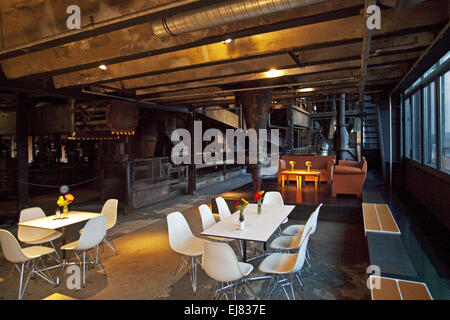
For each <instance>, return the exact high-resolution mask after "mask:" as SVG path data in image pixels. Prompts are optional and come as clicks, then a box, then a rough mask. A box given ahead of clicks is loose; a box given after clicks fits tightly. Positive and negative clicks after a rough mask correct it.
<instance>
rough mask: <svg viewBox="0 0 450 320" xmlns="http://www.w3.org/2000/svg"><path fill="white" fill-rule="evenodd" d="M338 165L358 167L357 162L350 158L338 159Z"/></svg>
mask: <svg viewBox="0 0 450 320" xmlns="http://www.w3.org/2000/svg"><path fill="white" fill-rule="evenodd" d="M338 165H340V166H347V167H358V166H359V162H356V161H352V160H339V162H338Z"/></svg>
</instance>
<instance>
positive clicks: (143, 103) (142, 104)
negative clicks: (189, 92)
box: [81, 89, 191, 114]
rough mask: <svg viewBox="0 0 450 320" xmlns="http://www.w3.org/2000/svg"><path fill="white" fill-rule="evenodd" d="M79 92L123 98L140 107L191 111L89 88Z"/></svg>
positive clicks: (183, 111) (182, 111) (181, 107)
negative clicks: (94, 90)
mask: <svg viewBox="0 0 450 320" xmlns="http://www.w3.org/2000/svg"><path fill="white" fill-rule="evenodd" d="M81 92H83V93H87V94H92V95H95V96H100V97H105V98H111V99H117V100H124V101H129V102H135V103H137V104H138V107H140V108H149V109H154V110H161V111H172V112H181V113H189V114H190V113H191V111H190V110H189V108H187V107H183V106H170V107H166V106H163V105H160V104H157V103H154V102H147V101H144V100H137V99H133V98H127V97H120V96H115V95H111V94H106V93H101V92H93V91H89V90H85V89H82V90H81Z"/></svg>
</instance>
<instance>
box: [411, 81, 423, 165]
mask: <svg viewBox="0 0 450 320" xmlns="http://www.w3.org/2000/svg"><path fill="white" fill-rule="evenodd" d="M412 125H413V127H412V151H413V152H412V153H413V154H412V158H413V159H414V160H417V161H422V143H421V142H422V141H421V138H422V133H421V132H422V128H421V117H420V90H419V91H417V92H416V93H414V94H413V96H412Z"/></svg>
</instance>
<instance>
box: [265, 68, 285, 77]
mask: <svg viewBox="0 0 450 320" xmlns="http://www.w3.org/2000/svg"><path fill="white" fill-rule="evenodd" d="M283 74H284V72H283V71H282V70H277V69H270V70H269V71H267V72H266V77H267V78H276V77H281V76H282V75H283Z"/></svg>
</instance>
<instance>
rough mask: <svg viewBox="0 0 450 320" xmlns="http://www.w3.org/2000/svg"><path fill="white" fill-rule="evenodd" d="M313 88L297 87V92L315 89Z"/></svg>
mask: <svg viewBox="0 0 450 320" xmlns="http://www.w3.org/2000/svg"><path fill="white" fill-rule="evenodd" d="M315 90H316V89H315V88H302V89H297V92H311V91H315Z"/></svg>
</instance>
